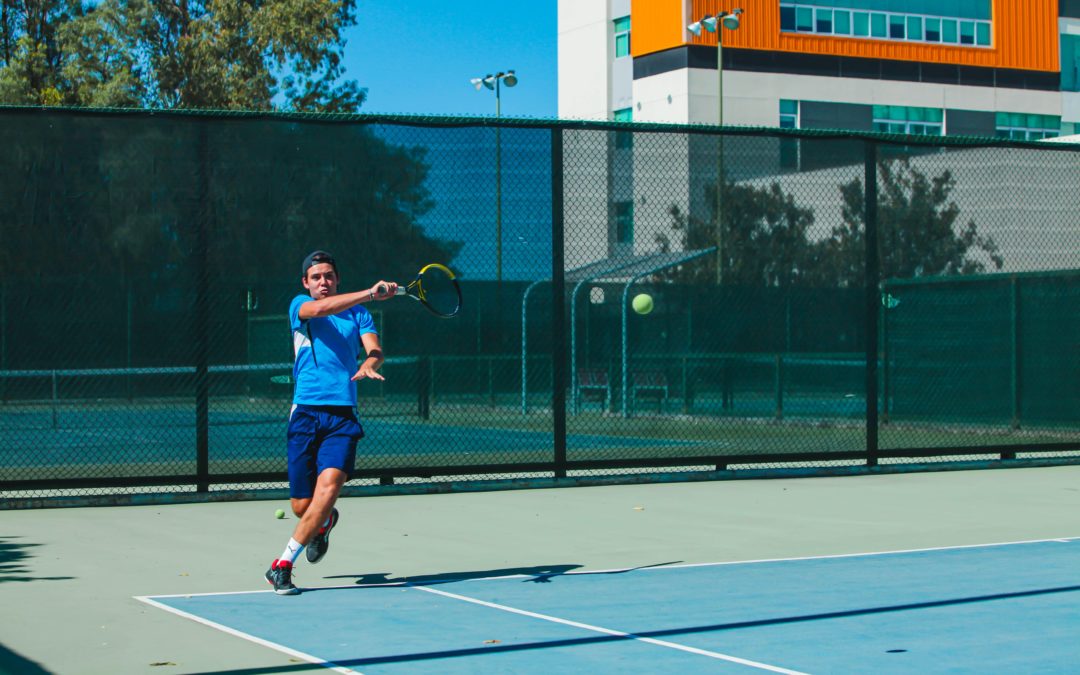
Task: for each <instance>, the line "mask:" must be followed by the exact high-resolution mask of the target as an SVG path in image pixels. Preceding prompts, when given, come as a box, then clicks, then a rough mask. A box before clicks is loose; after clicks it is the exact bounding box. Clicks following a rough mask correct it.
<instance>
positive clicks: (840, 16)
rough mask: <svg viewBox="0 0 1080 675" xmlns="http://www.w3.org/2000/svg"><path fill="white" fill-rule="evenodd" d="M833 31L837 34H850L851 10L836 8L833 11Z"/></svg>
mask: <svg viewBox="0 0 1080 675" xmlns="http://www.w3.org/2000/svg"><path fill="white" fill-rule="evenodd" d="M833 32H834V33H836V34H837V35H851V12H849V11H848V10H846V9H838V10H836V12H834V13H833Z"/></svg>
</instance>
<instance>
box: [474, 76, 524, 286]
mask: <svg viewBox="0 0 1080 675" xmlns="http://www.w3.org/2000/svg"><path fill="white" fill-rule="evenodd" d="M469 82H471V83H472V86H474V87H476V91H480V89H481V88H483V87H487V88H488V89H492V90H494V91H495V119H496V120H498V119H499V118H500V117H501V116H502V100H501V96H500V93H501V84H503V83H505V84H506V86H508V87H513V86H514V85H515V84H517V83H518V78H517V75H515V74H514V71H512V70H507V71H505V72H503V71H500V72H498V73H495V74H494V75H492V74H490V73H489V74H487V75H485V76H484V77H474V78H472V79H471V80H469ZM495 280H496V282H497V283H498V285H499V287H500V288H501V287H502V139H501V138H500V129H499V126H498V125H497V124H496V125H495Z"/></svg>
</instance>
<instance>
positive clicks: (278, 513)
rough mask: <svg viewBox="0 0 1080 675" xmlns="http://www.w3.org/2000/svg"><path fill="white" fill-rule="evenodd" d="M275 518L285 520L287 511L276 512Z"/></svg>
mask: <svg viewBox="0 0 1080 675" xmlns="http://www.w3.org/2000/svg"><path fill="white" fill-rule="evenodd" d="M274 517H275V518H277V519H278V520H280V519H282V518H284V517H285V509H278V510H277V511H274Z"/></svg>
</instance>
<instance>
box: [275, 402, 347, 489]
mask: <svg viewBox="0 0 1080 675" xmlns="http://www.w3.org/2000/svg"><path fill="white" fill-rule="evenodd" d="M288 435H289V495H290V496H291V497H293V498H294V499H305V498H310V497H312V496H313V495H314V494H315V481H316V480H317V479H318V477H319V474H320V473H322V472H323V470H325V469H341V470H342V471H344V472H345V473H346V475H348V476H350V477H351V476H352V472H353V468H354V465H355V464H356V443H357V442H358V441H359V440H360V439H361V438H363V437H364V428H363V427H361V426H360V422H359V421H358V420H357V419H356V412H355V411H353V409H352V408H351V407H349V406H340V405H303V404H298V405H296V406H294V407H293V411H292V414H291V415H290V416H289V434H288Z"/></svg>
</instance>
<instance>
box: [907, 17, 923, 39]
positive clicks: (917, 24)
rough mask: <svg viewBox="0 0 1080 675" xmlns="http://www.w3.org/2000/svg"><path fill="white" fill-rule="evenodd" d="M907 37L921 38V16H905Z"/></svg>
mask: <svg viewBox="0 0 1080 675" xmlns="http://www.w3.org/2000/svg"><path fill="white" fill-rule="evenodd" d="M907 39H909V40H921V39H923V34H922V17H919V16H909V17H908V18H907Z"/></svg>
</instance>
